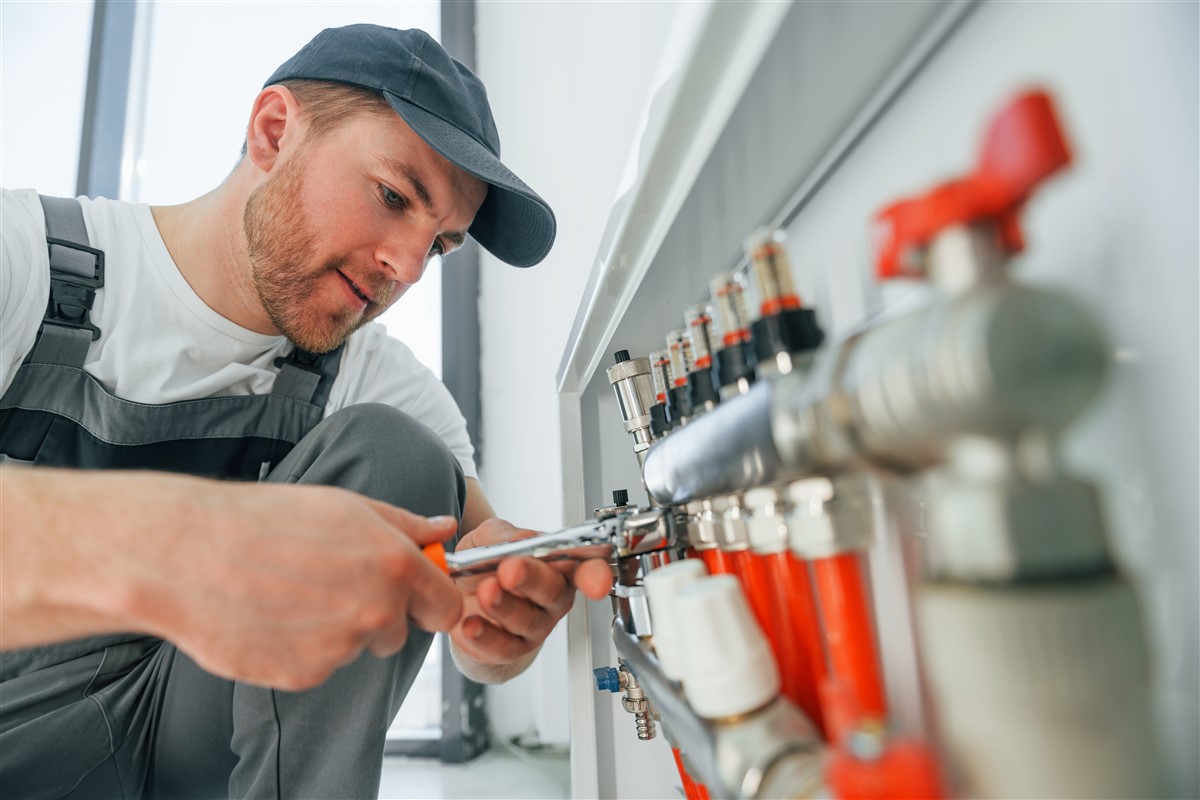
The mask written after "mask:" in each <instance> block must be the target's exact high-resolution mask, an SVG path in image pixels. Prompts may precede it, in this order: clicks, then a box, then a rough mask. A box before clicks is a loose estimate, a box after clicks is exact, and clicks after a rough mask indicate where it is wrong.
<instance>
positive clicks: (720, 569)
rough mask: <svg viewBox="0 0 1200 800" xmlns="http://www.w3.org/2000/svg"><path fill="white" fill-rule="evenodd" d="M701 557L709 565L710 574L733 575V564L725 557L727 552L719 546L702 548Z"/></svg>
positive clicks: (705, 564)
mask: <svg viewBox="0 0 1200 800" xmlns="http://www.w3.org/2000/svg"><path fill="white" fill-rule="evenodd" d="M699 553H700V559H701V560H702V561H703V562H704V566H706V567H708V574H709V575H732V574H733V565H732V564H730V563H729V560H728V559H727V558H725V553H724V552H723V551H722V550H721V549H720V548H717V547H710V548H708V549H707V550H700V551H699Z"/></svg>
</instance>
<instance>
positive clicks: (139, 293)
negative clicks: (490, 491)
mask: <svg viewBox="0 0 1200 800" xmlns="http://www.w3.org/2000/svg"><path fill="white" fill-rule="evenodd" d="M80 202H81V203H82V205H83V218H84V222H85V224H86V226H87V231H88V236H89V238H90V239H91V246H92V247H95V248H97V249H100V250H103V251H104V258H105V275H104V288H103V289H102V290H101V291H100V292H98V293H97V295H96V302H95V306H94V307H93V310H92V313H91V319H92V321H93V322H94V324H95V325H96V326H97V327H98V328H100V330H101V336H100V338H99V339H98V340H97V341H95V342H93V343H92V346H91V350H90V351H89V352H88V356H87V361H86V363H85V364H84V370H86V371H87V372H88V373H89V374H91V375H92V376H93V377H95V378H96V380H98V381H100V383H101V384H103V385H104V386H105V388H107V389H108V390H109V391H110V392H112V393H113V394H115V395H117V396H118V397H121V398H123V399H125V400H131V401H134V402H137V403H151V404H159V403H173V402H176V401H179V400H194V399H199V398H203V397H218V396H228V395H247V394H267V393H269V392H270V391H271V387H272V385H273V384H274V382H275V376H276V375H277V374H278V372H277V370H276V369H275V367H274V365H273V362H274V360H275V359H276V358H277V357H279V356H281V355H286V354H287V353H288V352H290V350H291V344H290V343H289V342H288V341H287V339H286V338H285V337H283V336H268V335H264V334H261V333H255V332H254V331H249V330H246V329H245V328H243V327H241V326H240V325H236V324H234V323H233V322H230V321H229V320H227V319H225V318H224V317H222V316H221V315H220V314H218V313H217V312H216V311H213V310H212V309H211V308H209V307H208V306H207V305H206V304H205V303H204V301H203V300H201V299H200V296H199V295H197V294H196V293H195V291H193V290H192V287H191V286H190V285H188V282H187V281H186V280H185V279H184V277H183V275H182V274H181V273H180V272H179V268H178V267H177V266H176V265H175V262H174V260H173V259H172V258H171V256H170V254H169V253H168V252H167V246H166V244H165V243H164V242H163V240H162V236H160V235H159V232H158V227H157V226H156V225H155V224H154V217H153V216H152V215H151V213H150V207H149V206H147V205H133V204H130V203H123V202H117V201H113V200H105V199H103V198H99V199H96V200H89V199H87V198H80ZM49 270H50V265H49V255H48V253H47V248H46V223H45V218H44V216H43V213H42V206H41V203H40V202H39V200H38V196H37V192H35V191H34V190H32V189H20V190H16V191H9V190H0V394H3V393H4V392H6V391H8V387H9V386H10V385H11V384H12V381H13V376H14V375H15V374H16V371H17V368H18V367H19V366H20V364H21V361H23V360H24V358H25V356H26V355H27V354H28V353H29V351H30V350H31V349H32V348H33V343H34V340H35V339H36V337H37V331H38V327H39V326H40V325H41V322H42V316H43V314H44V312H45V309H46V303H47V302H48V299H49V296H50V271H49ZM355 403H387V404H388V405H392V406H395V407H396V408H398V409H400V410H401V411H404V412H405V413H407V414H409V415H410V416H412V417H414V418H416V419H417V420H420V421H421V422H422V423H424V424H425V425H426V426H427V427H428V428H429V429H430V430H432V431H433V432H434V433H436V434H437V435H438V436H439V437H441V439H442V440H443V441H444V442H445V443H446V445H447V446H448V447H449V448H450V451H451V452H452V453H454V455H455V457H456V458H458V461H459V463H460V464H462V468H463V472H464V473H466V475H467V477H471V478H474V477H477V473H476V470H475V462H474V457H473V456H474V449H473V448H472V447H471V441H470V439H469V438H468V436H467V426H466V422H465V421H464V420H463V417H462V414H461V412H459V410H458V406H457V405H456V404H455V402H454V399H453V398H452V397H451V396H450V392H449V391H448V390H447V389H446V387H445V386H444V385H443V384H442V382H441V381H439V380H438V379H437V377H436V376H434V374H433V373H432V372H430V371H429V369H428V368H426V367H425V366H424V365H423V364H421V362H419V361H418V360H417V358H416V356H414V355H413V353H412V351H411V350H409V349H408V347H406V346H405V345H404V344H402V343H401V342H399V341H398V340H396V339H393V338H391V337H390V336H388V335H387V332H386V331H385V330H384V328H383V326H382V325H380V324H378V323H371V324H369V325H366V326H364V327H363V328H362V329H360V330H358V331H356V332H355V333H354V334H353V335H351V336H350V338H349V339H347V341H346V349H345V353H344V354H343V356H342V363H341V369H340V371H339V372H338V376H337V380H336V381H334V384H333V388H332V391H331V392H330V395H329V402H328V403H327V405H326V407H325V414H326V416H328V415H329V414H331V413H333V412H334V411H337V410H338V409H340V408H344V407H346V406H350V405H354V404H355Z"/></svg>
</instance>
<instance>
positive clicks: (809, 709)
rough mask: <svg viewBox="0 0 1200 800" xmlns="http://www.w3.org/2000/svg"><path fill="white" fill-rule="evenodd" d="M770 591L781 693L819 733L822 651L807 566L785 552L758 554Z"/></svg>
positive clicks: (820, 725)
mask: <svg viewBox="0 0 1200 800" xmlns="http://www.w3.org/2000/svg"><path fill="white" fill-rule="evenodd" d="M758 559H759V560H760V562H761V564H762V568H763V570H764V571H765V573H766V575H767V587H768V589H769V590H770V602H771V616H772V629H773V631H774V636H773V639H774V641H775V642H777V643H778V648H777V651H776V657H777V658H778V660H779V672H780V677H781V679H782V682H783V694H784V696H786V697H787V698H788V699H789V700H791V701H792V702H793V703H795V704H796V705H797V706H799V707H800V708H801V709H802V710H803V711H804V713H805V714H806V715H807V716H808V718H809V719H810V720H812V722H813V724H814V725H816V726H817V729H818V730H820V731H821V732H822V733H824V732H825V722H824V718H823V714H822V713H821V694H820V685H821V680H823V679H824V677H825V654H824V652H822V649H821V629H820V623H819V622H818V621H817V611H816V608H815V607H814V604H813V596H812V584H811V582H810V581H809V579H808V567H807V566H806V565H805V564H804V562H803V561H799V560H797V559H796V557H795V556H793V555H792V554H791V553H789V552H786V551H784V552H780V553H770V554H764V555H760V556H758Z"/></svg>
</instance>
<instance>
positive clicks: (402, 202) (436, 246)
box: [379, 184, 446, 257]
mask: <svg viewBox="0 0 1200 800" xmlns="http://www.w3.org/2000/svg"><path fill="white" fill-rule="evenodd" d="M379 195H380V197H382V198H383V204H384V205H385V206H387V207H388V208H391V209H395V210H397V211H403V210H404V209H406V208H408V200H407V199H406V198H405V197H404V195H402V194H400V193H399V192H397V191H395V190H393V189H389V188H388V187H386V186H384V185H383V184H379ZM445 254H446V247H445V245H443V244H442V243H441V242H439V241H435V242H434V243H433V247H431V248H429V255H430V256H431V257H432V256H441V255H445Z"/></svg>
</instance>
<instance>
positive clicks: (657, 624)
mask: <svg viewBox="0 0 1200 800" xmlns="http://www.w3.org/2000/svg"><path fill="white" fill-rule="evenodd" d="M707 574H708V572H707V570H705V568H704V562H703V561H701V560H700V559H698V558H685V559H684V560H683V561H675V562H673V563H671V564H666V565H664V566H661V567H658V568H657V569H653V570H651V571H650V573H649V574H648V575H646V577H645V578H643V579H642V585H643V586H645V588H646V597H647V598H648V599H649V601H650V619H651V620H652V621H653V623H654V652H655V654H656V655H657V656H658V663H659V664H660V665H661V666H662V670H663V672H665V673H666V675H667V677H668V678H670V679H671V680H673V681H678V680H683V672H684V670H683V664H684V660H683V654H682V653H681V652H680V649H679V646H680V643H679V634H680V631H681V630H683V629H684V628H686V627H689V626H688V624H687V618H686V617H681V616H680V615H679V613H678V610H677V609H678V606H677V605H676V603H675V601H676V599H677V597H678V595H679V592H680V590H682V589H683V587H685V586H687V585H688V584H691V583H695V582H696V581H698V580H700V579H701V578H703V577H704V576H705V575H707Z"/></svg>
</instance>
